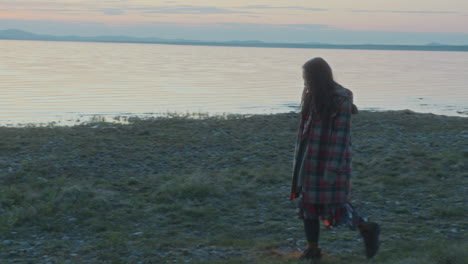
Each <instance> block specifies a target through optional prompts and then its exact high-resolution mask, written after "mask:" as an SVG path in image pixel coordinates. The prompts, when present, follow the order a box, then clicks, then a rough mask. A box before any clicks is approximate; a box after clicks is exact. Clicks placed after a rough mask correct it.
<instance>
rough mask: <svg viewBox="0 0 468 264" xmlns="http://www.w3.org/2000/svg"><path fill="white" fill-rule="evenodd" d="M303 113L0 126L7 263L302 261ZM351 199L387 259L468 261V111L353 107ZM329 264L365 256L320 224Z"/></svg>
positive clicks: (0, 219) (350, 234)
mask: <svg viewBox="0 0 468 264" xmlns="http://www.w3.org/2000/svg"><path fill="white" fill-rule="evenodd" d="M298 118H299V116H298V114H296V113H285V114H275V115H252V116H239V115H228V116H216V117H208V116H204V115H187V116H172V117H170V118H154V119H144V120H142V119H138V118H133V119H130V120H128V124H117V123H106V122H91V123H85V124H81V125H76V126H72V127H60V126H47V127H34V126H27V127H17V128H12V127H0V138H1V139H2V140H1V141H0V183H1V184H0V223H1V224H0V263H300V262H299V261H297V260H296V257H297V255H298V254H299V253H300V251H301V250H302V249H303V248H304V246H305V241H304V236H303V231H302V223H301V222H300V220H298V219H296V217H295V209H294V207H293V206H292V205H291V203H290V201H288V195H289V183H290V175H291V166H292V165H291V161H292V155H293V148H294V138H295V134H296V129H297V125H298ZM352 183H353V187H352V192H353V199H354V200H353V203H354V204H355V206H357V207H358V208H359V209H360V210H361V211H362V212H363V213H364V214H366V215H367V216H368V217H370V218H371V219H373V220H375V221H378V222H379V223H381V225H382V245H381V251H380V252H379V253H378V255H377V256H376V257H375V263H401V264H410V263H440V264H442V263H460V264H461V263H465V262H464V261H465V260H466V259H468V255H467V252H466V250H465V249H466V248H467V247H468V242H467V239H468V236H467V234H466V231H467V230H468V220H467V219H468V218H467V215H466V211H467V206H468V199H467V195H466V193H467V191H468V190H467V188H468V118H465V117H447V116H438V115H432V114H419V113H414V112H411V111H407V110H405V111H387V112H368V111H361V112H360V113H359V114H358V115H355V116H353V180H352ZM321 247H322V249H323V250H324V252H326V255H325V258H324V261H323V262H322V263H363V262H365V257H364V254H363V242H362V239H361V238H360V237H359V235H358V233H357V232H356V231H351V230H347V229H333V230H325V229H323V230H322V233H321Z"/></svg>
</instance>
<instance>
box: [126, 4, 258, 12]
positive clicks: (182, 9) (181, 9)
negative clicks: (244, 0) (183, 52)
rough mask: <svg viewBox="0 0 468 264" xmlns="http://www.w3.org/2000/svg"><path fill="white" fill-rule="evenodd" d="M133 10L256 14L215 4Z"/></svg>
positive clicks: (138, 9) (137, 9)
mask: <svg viewBox="0 0 468 264" xmlns="http://www.w3.org/2000/svg"><path fill="white" fill-rule="evenodd" d="M131 10H136V11H143V13H147V14H254V13H253V12H246V11H237V10H233V9H227V8H219V7H215V6H193V5H176V6H157V7H147V8H145V7H140V8H131Z"/></svg>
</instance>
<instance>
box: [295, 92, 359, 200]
mask: <svg viewBox="0 0 468 264" xmlns="http://www.w3.org/2000/svg"><path fill="white" fill-rule="evenodd" d="M334 100H335V101H336V103H337V105H338V111H337V112H336V113H333V114H332V117H331V118H330V120H329V121H327V122H324V121H322V120H321V119H320V118H319V117H318V116H317V115H316V114H314V112H311V113H310V114H309V115H308V116H307V117H306V119H305V120H301V123H300V125H299V129H298V133H297V139H296V146H295V154H294V161H293V180H292V188H291V189H292V190H291V200H294V199H296V198H297V197H298V196H299V195H300V194H302V196H303V199H304V203H307V204H331V203H335V204H336V203H347V202H348V201H349V191H350V177H351V110H352V105H353V94H352V92H351V91H350V90H348V89H346V88H343V87H342V86H340V85H338V86H337V88H336V91H335V96H334Z"/></svg>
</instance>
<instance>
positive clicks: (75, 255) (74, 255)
mask: <svg viewBox="0 0 468 264" xmlns="http://www.w3.org/2000/svg"><path fill="white" fill-rule="evenodd" d="M70 256H72V257H78V254H76V253H70Z"/></svg>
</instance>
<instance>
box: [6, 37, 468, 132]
mask: <svg viewBox="0 0 468 264" xmlns="http://www.w3.org/2000/svg"><path fill="white" fill-rule="evenodd" d="M316 56H321V57H323V58H325V59H326V60H327V61H328V62H329V63H330V65H331V66H332V68H333V69H334V72H335V76H336V79H337V81H338V82H340V83H341V84H343V85H344V86H345V87H348V88H349V89H351V90H352V91H353V92H354V95H355V103H356V104H357V105H358V106H359V107H360V108H361V109H374V110H386V109H392V110H397V109H411V110H414V111H418V112H432V113H436V114H445V115H460V116H468V114H467V111H468V74H467V73H468V52H426V51H370V50H321V49H283V48H246V47H206V46H205V47H203V46H170V45H153V44H151V45H148V44H120V43H78V42H40V41H0V125H7V124H18V123H45V122H51V121H61V122H62V123H67V122H68V123H70V122H76V120H77V119H80V120H81V121H85V120H87V119H89V117H91V116H93V115H104V116H107V117H108V119H110V118H112V117H113V116H115V115H124V116H129V115H150V114H154V113H164V112H167V111H178V112H186V111H189V112H208V113H213V114H215V113H278V112H289V111H294V110H296V107H297V106H298V104H299V99H300V94H301V91H302V87H303V81H302V70H301V65H302V64H303V63H304V62H305V61H306V60H307V59H309V58H312V57H316Z"/></svg>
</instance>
